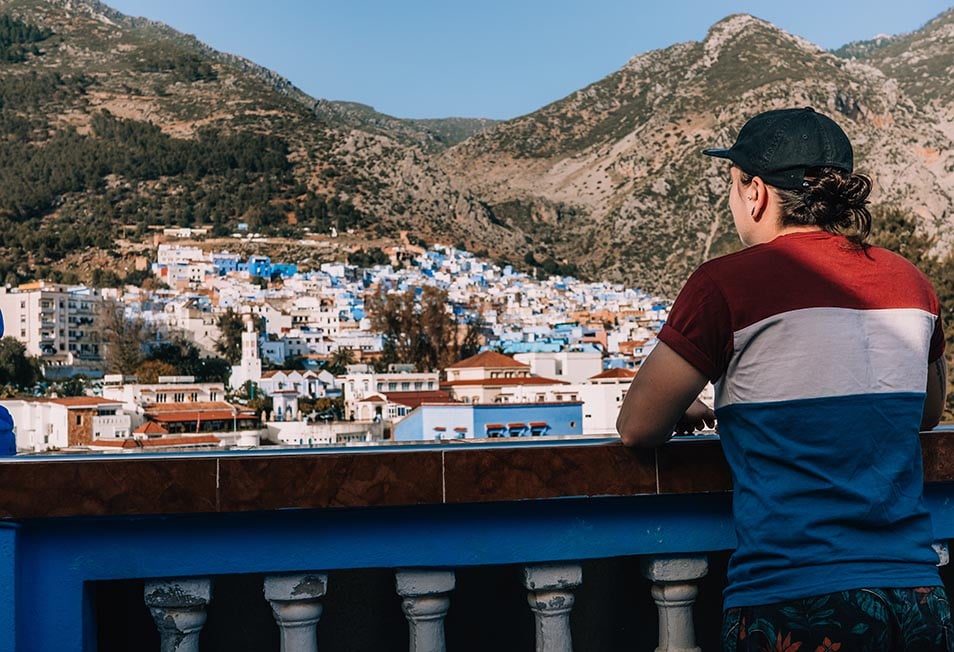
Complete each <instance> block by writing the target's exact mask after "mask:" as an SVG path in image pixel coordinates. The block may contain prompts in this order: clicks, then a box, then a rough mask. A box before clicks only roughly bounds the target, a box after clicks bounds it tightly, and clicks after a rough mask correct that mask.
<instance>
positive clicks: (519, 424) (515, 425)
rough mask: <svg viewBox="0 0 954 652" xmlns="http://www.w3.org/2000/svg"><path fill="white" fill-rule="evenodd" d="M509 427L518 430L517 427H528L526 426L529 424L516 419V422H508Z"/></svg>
mask: <svg viewBox="0 0 954 652" xmlns="http://www.w3.org/2000/svg"><path fill="white" fill-rule="evenodd" d="M507 427H508V428H510V429H511V430H517V429H521V428H526V427H527V424H525V423H522V422H520V421H516V422H514V423H508V424H507Z"/></svg>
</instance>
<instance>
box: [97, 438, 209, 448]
mask: <svg viewBox="0 0 954 652" xmlns="http://www.w3.org/2000/svg"><path fill="white" fill-rule="evenodd" d="M221 441H222V440H221V439H219V438H218V437H216V436H215V435H193V436H191V437H155V438H153V439H132V438H129V439H121V440H110V439H97V440H95V441H94V442H93V443H92V444H91V445H92V446H106V447H108V448H159V447H162V446H199V445H207V444H216V445H218V444H219V443H221Z"/></svg>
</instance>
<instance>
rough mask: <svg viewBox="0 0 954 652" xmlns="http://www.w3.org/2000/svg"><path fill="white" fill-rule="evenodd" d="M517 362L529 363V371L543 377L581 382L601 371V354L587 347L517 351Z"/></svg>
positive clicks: (515, 357)
mask: <svg viewBox="0 0 954 652" xmlns="http://www.w3.org/2000/svg"><path fill="white" fill-rule="evenodd" d="M513 359H514V360H516V361H517V362H522V363H524V364H527V365H530V373H532V374H535V375H537V376H544V377H545V378H553V379H555V380H563V381H566V382H568V383H582V382H583V381H585V380H586V379H587V378H590V377H592V376H595V375H596V374H598V373H600V372H601V371H603V354H602V353H600V352H599V351H596V350H592V349H589V348H586V349H584V348H579V347H578V348H571V349H569V350H565V351H558V352H531V353H517V354H515V355H514V356H513Z"/></svg>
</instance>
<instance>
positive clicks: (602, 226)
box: [440, 12, 954, 290]
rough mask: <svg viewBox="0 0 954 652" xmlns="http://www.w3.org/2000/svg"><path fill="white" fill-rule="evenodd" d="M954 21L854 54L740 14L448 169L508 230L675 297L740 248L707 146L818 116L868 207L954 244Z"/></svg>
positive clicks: (459, 157) (492, 136)
mask: <svg viewBox="0 0 954 652" xmlns="http://www.w3.org/2000/svg"><path fill="white" fill-rule="evenodd" d="M951 17H952V16H951V12H948V13H947V14H945V15H942V16H941V17H939V18H938V19H937V20H935V21H932V23H931V24H929V25H928V26H926V27H925V29H924V30H922V31H920V32H917V33H915V34H912V35H908V36H905V37H904V38H903V39H899V40H898V41H897V42H893V43H891V45H890V46H889V47H884V48H880V49H874V50H872V51H871V52H870V53H869V54H868V56H866V57H865V58H862V59H857V58H856V59H846V58H844V57H840V56H836V55H835V54H833V53H830V52H826V51H824V50H822V49H821V48H819V47H817V46H815V45H813V44H811V43H809V42H807V41H805V40H803V39H801V38H799V37H796V36H793V35H790V34H788V33H786V32H784V31H782V30H779V29H778V28H776V27H774V26H772V25H771V24H769V23H766V22H763V21H761V20H758V19H756V18H753V17H750V16H743V15H737V16H731V17H729V18H727V19H725V20H723V21H721V22H719V23H718V24H716V25H715V26H713V27H712V28H711V30H710V31H709V33H708V35H707V37H706V38H705V40H704V41H702V42H691V43H683V44H678V45H674V46H672V47H670V48H667V49H665V50H659V51H654V52H650V53H648V54H645V55H641V56H638V57H635V58H634V59H632V60H631V61H629V62H628V63H627V64H626V65H625V66H624V67H623V68H621V69H620V70H619V71H617V72H616V73H614V74H612V75H610V76H608V77H606V78H605V79H602V80H600V81H598V82H596V83H594V84H592V85H590V86H588V87H587V88H584V89H581V90H580V91H578V92H576V93H574V94H572V95H570V96H569V97H567V98H565V99H563V100H560V101H558V102H555V103H553V104H551V105H549V106H546V107H544V108H542V109H541V110H539V111H537V112H536V113H533V114H531V115H529V116H525V117H523V118H519V119H517V120H513V121H510V122H507V123H504V124H501V125H498V126H497V127H495V128H493V129H490V130H488V131H486V132H483V133H481V134H478V135H476V136H474V137H473V138H471V139H469V140H467V141H465V142H464V143H462V144H460V145H458V146H456V147H454V148H452V149H451V150H449V151H448V152H446V153H444V154H442V155H441V159H440V160H441V164H442V165H443V166H444V167H445V168H446V169H447V170H448V171H449V173H450V174H451V175H452V176H455V177H456V178H458V179H461V180H464V179H466V180H467V181H468V182H469V183H470V184H471V187H472V188H474V192H475V193H476V194H477V195H478V196H480V197H482V198H483V199H484V200H485V201H486V202H487V203H488V205H489V206H490V207H491V210H493V211H494V212H495V214H496V215H497V217H498V218H499V219H501V220H502V221H504V223H506V224H508V225H510V226H512V227H513V228H520V229H522V230H525V231H527V232H529V233H531V234H532V235H533V237H534V241H533V242H532V246H534V247H536V248H539V249H541V250H542V249H548V250H550V251H552V252H553V253H554V255H556V256H557V257H558V258H573V259H574V260H577V261H578V262H579V263H580V264H581V265H582V268H583V269H584V270H585V271H586V272H587V273H588V274H589V275H598V276H602V277H608V278H615V279H622V280H627V281H629V282H635V283H642V284H644V285H645V286H649V287H658V288H661V289H665V290H671V289H672V288H674V287H678V285H679V284H680V282H681V280H682V279H684V278H685V276H686V274H687V273H688V272H689V271H690V270H691V269H692V268H693V267H695V266H696V265H697V264H698V263H700V262H701V261H702V260H704V259H706V258H708V257H710V256H712V255H714V254H718V253H722V252H725V251H728V250H731V249H732V248H734V247H735V246H737V245H736V239H735V235H734V233H733V231H732V225H731V217H730V216H729V214H728V210H727V206H726V201H725V197H724V195H725V190H726V179H727V174H728V170H727V169H726V167H725V165H724V162H722V161H717V160H712V159H709V158H708V157H705V156H702V155H700V151H701V150H702V149H703V148H705V147H709V146H728V145H730V144H731V142H732V139H733V137H734V135H735V133H736V132H737V131H738V128H739V127H740V126H741V124H742V123H743V122H744V120H745V119H746V118H748V117H751V116H752V115H753V114H755V113H758V112H760V111H762V110H766V109H772V108H781V107H789V106H814V107H816V108H817V109H818V110H821V111H824V112H826V113H828V114H830V115H833V116H835V117H836V119H838V120H839V121H840V122H841V123H842V124H843V125H844V127H845V129H846V131H847V132H848V133H849V135H850V136H851V138H852V139H853V141H854V143H855V145H856V149H857V152H856V159H857V167H858V169H859V170H860V171H865V172H868V173H869V174H871V175H872V176H874V177H875V180H876V185H877V189H876V194H875V202H876V203H878V204H881V205H883V206H891V207H898V208H900V209H901V210H903V211H905V212H907V213H910V214H912V215H915V216H917V219H918V220H919V221H920V223H921V224H922V226H923V228H924V229H925V232H927V233H931V234H936V235H937V237H938V244H937V246H938V248H942V249H949V247H950V245H951V237H952V234H951V233H950V229H944V228H943V227H944V225H946V224H947V223H948V222H949V221H950V219H951V217H952V216H951V214H950V211H951V208H950V207H951V206H952V199H954V174H952V172H954V150H952V147H951V145H952V143H951V132H950V129H949V120H947V119H946V118H945V117H943V116H942V113H943V111H944V110H949V109H950V107H951V105H952V103H951V102H950V101H949V99H948V98H949V96H950V94H949V91H947V90H946V89H947V85H948V82H949V80H950V79H951V78H952V75H951V74H950V69H949V68H948V69H947V71H948V72H947V74H946V75H945V77H944V80H945V81H943V82H941V83H939V84H934V85H931V84H929V83H927V80H928V79H929V77H931V76H933V75H935V74H939V68H940V67H941V66H943V65H945V63H946V64H950V62H952V61H954V58H952V47H951V44H950V43H949V42H947V40H946V37H947V34H948V33H949V32H950V30H952V29H954V25H952V24H951V23H952V20H951ZM905 52H914V53H915V54H913V55H906V54H905ZM945 52H946V59H945V57H944V56H943V53H945ZM868 57H870V60H869V58H868ZM921 80H924V81H921Z"/></svg>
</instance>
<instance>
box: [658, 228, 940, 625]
mask: <svg viewBox="0 0 954 652" xmlns="http://www.w3.org/2000/svg"><path fill="white" fill-rule="evenodd" d="M659 339H660V340H662V341H663V342H665V343H666V344H667V345H668V346H669V347H671V348H672V349H674V350H675V351H676V352H677V353H678V354H679V355H681V356H682V357H683V358H685V359H686V360H687V361H688V362H690V363H691V364H692V365H693V366H694V367H696V368H697V369H699V370H700V371H701V372H702V373H703V374H705V375H706V376H708V377H709V378H710V379H712V381H713V382H714V383H715V386H716V405H715V412H716V416H717V418H718V423H719V434H720V436H721V439H722V446H723V449H724V451H725V455H726V459H727V461H728V463H729V466H730V468H731V470H732V477H733V482H734V493H733V513H734V517H735V524H736V534H737V538H738V547H737V549H736V551H735V553H734V554H733V555H732V559H731V561H730V563H729V573H728V579H729V583H728V586H727V588H726V590H725V596H724V597H725V607H726V608H729V607H738V606H754V605H760V604H771V603H775V602H782V601H785V600H790V599H793V598H798V597H807V596H812V595H819V594H823V593H830V592H834V591H841V590H847V589H856V588H864V587H907V586H935V585H938V584H940V580H939V578H938V573H937V569H936V568H935V564H936V563H937V555H936V554H935V553H934V551H933V550H932V548H931V543H932V541H933V531H932V526H931V519H930V515H929V514H928V512H927V510H926V509H925V507H924V504H923V500H922V491H923V477H922V462H921V446H920V440H919V437H918V427H919V425H920V422H921V413H922V410H923V407H924V398H925V390H926V383H927V368H928V364H929V362H933V361H934V360H936V359H937V358H938V357H940V356H941V355H942V354H943V351H944V337H943V333H942V330H941V325H940V318H939V306H938V300H937V297H936V295H935V293H934V290H933V289H932V287H931V284H930V282H929V281H928V280H927V279H926V278H925V277H924V275H923V274H921V272H919V271H918V270H917V269H916V268H915V267H914V266H913V265H911V264H910V263H909V262H908V261H906V260H905V259H903V258H902V257H900V256H898V255H896V254H893V253H891V252H889V251H886V250H884V249H879V248H876V247H869V248H866V249H864V250H861V249H858V248H855V247H852V245H851V244H850V243H849V242H848V241H847V240H846V239H844V238H843V237H840V236H834V235H831V234H828V233H825V232H822V231H812V232H799V233H792V234H788V235H783V236H780V237H778V238H776V239H775V240H773V241H771V242H769V243H766V244H762V245H757V246H754V247H750V248H748V249H745V250H743V251H739V252H737V253H734V254H730V255H728V256H723V257H722V258H718V259H715V260H712V261H709V262H707V263H705V264H704V265H702V266H701V267H700V268H699V269H698V270H697V271H696V272H695V273H694V274H693V275H692V277H690V279H689V281H688V282H687V283H686V286H685V287H684V288H683V290H682V292H681V293H680V294H679V297H678V298H677V299H676V302H675V304H674V305H673V308H672V311H671V312H670V315H669V319H668V321H667V323H666V325H665V326H664V327H663V329H662V331H661V332H660V334H659Z"/></svg>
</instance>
